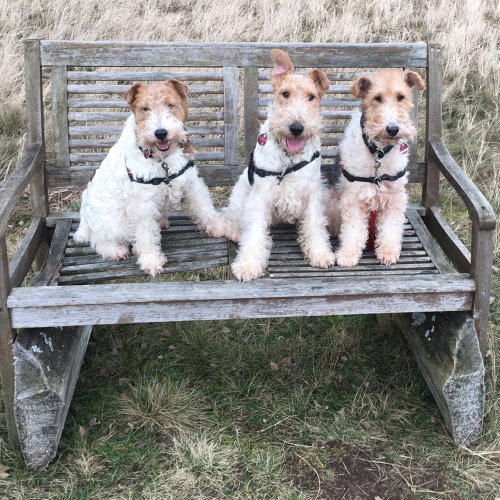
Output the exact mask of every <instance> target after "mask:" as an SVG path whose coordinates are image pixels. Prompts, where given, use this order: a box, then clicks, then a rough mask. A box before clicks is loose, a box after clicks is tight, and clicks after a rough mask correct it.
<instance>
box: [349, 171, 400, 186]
mask: <svg viewBox="0 0 500 500" xmlns="http://www.w3.org/2000/svg"><path fill="white" fill-rule="evenodd" d="M342 174H343V175H344V177H345V178H346V179H347V180H348V181H349V182H371V183H372V184H376V185H377V186H380V183H381V182H382V181H397V180H398V179H401V177H403V175H405V174H406V168H404V169H403V170H400V171H399V172H398V173H397V174H395V175H389V174H384V175H381V176H380V177H358V176H356V175H352V174H350V173H349V172H348V171H347V170H345V169H342Z"/></svg>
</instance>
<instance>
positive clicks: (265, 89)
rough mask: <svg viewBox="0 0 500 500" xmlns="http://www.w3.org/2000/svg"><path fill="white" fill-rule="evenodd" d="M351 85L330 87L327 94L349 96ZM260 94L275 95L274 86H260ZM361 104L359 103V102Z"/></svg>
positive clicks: (322, 103) (322, 102)
mask: <svg viewBox="0 0 500 500" xmlns="http://www.w3.org/2000/svg"><path fill="white" fill-rule="evenodd" d="M350 88H351V86H350V85H330V87H329V89H328V90H327V91H326V92H325V93H326V94H349V89H350ZM259 93H260V94H272V93H274V90H273V86H272V85H270V84H265V85H259ZM325 101H326V99H323V100H322V101H321V105H322V106H326V104H324V102H325ZM358 102H359V101H358Z"/></svg>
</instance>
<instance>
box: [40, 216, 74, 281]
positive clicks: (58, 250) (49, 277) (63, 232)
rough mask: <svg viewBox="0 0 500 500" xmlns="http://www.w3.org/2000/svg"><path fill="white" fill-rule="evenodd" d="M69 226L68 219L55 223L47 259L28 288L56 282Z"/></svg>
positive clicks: (70, 222)
mask: <svg viewBox="0 0 500 500" xmlns="http://www.w3.org/2000/svg"><path fill="white" fill-rule="evenodd" d="M71 224H72V221H71V220H70V219H62V220H60V221H58V222H57V224H56V228H55V229H54V235H53V236H52V242H51V245H50V249H49V253H48V255H47V259H46V260H45V263H44V265H43V267H42V268H41V269H40V271H38V273H37V274H36V275H35V277H34V278H33V280H32V281H31V283H30V286H32V287H35V286H36V287H38V286H45V285H53V284H54V282H55V281H56V279H57V274H58V272H59V268H60V267H61V263H62V256H63V254H64V248H65V247H66V242H67V241H68V235H69V232H70V230H71Z"/></svg>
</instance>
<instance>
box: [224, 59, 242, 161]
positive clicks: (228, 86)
mask: <svg viewBox="0 0 500 500" xmlns="http://www.w3.org/2000/svg"><path fill="white" fill-rule="evenodd" d="M223 73H224V164H225V165H238V164H239V143H238V136H239V134H238V68H235V67H226V68H224V70H223Z"/></svg>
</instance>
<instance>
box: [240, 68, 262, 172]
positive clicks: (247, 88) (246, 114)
mask: <svg viewBox="0 0 500 500" xmlns="http://www.w3.org/2000/svg"><path fill="white" fill-rule="evenodd" d="M243 78H244V81H243V83H244V92H243V120H244V128H245V162H246V163H247V164H248V162H249V161H250V155H251V154H252V151H253V150H254V148H255V144H256V142H257V136H258V135H259V81H258V70H257V68H252V67H250V68H245V69H244V71H243Z"/></svg>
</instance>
